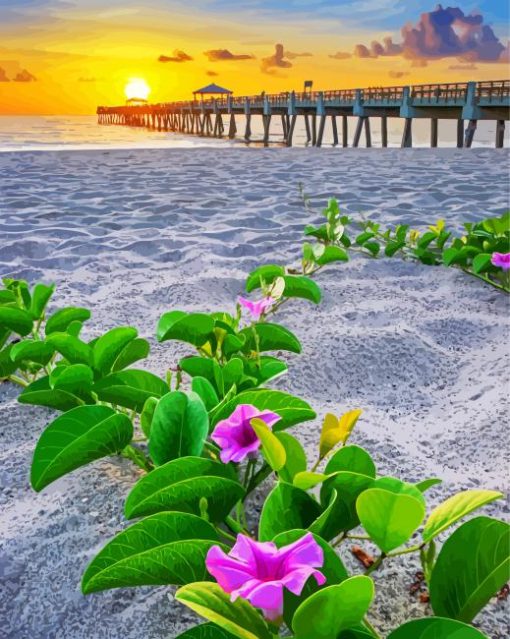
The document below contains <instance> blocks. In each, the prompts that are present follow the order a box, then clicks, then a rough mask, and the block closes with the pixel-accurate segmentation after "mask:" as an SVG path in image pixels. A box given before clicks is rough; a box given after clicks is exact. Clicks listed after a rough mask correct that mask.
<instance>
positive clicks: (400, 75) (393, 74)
mask: <svg viewBox="0 0 510 639" xmlns="http://www.w3.org/2000/svg"><path fill="white" fill-rule="evenodd" d="M388 75H389V76H390V78H397V79H398V78H403V77H405V76H406V75H409V71H390V72H389V73H388Z"/></svg>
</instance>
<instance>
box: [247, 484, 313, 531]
mask: <svg viewBox="0 0 510 639" xmlns="http://www.w3.org/2000/svg"><path fill="white" fill-rule="evenodd" d="M320 512H321V509H320V506H319V504H318V503H317V502H316V501H315V499H313V498H312V497H310V495H309V494H308V493H306V492H305V491H304V490H300V489H299V488H296V487H295V486H291V484H286V483H285V482H281V481H280V482H278V484H276V486H275V487H274V488H273V490H272V491H271V492H270V493H269V495H268V496H267V498H266V501H265V502H264V506H263V507H262V513H261V515H260V524H259V539H260V540H261V541H269V540H271V539H273V537H275V536H276V535H278V534H279V533H282V532H285V531H287V530H292V529H294V528H308V526H309V525H310V524H311V523H312V522H313V521H314V519H316V518H317V517H318V516H319V515H320Z"/></svg>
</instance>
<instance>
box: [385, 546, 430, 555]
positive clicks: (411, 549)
mask: <svg viewBox="0 0 510 639" xmlns="http://www.w3.org/2000/svg"><path fill="white" fill-rule="evenodd" d="M423 546H425V544H416V545H415V546H409V548H404V550H397V551H396V552H390V553H388V554H387V555H386V556H387V557H399V556H400V555H408V554H409V553H412V552H418V550H421V549H422V548H423Z"/></svg>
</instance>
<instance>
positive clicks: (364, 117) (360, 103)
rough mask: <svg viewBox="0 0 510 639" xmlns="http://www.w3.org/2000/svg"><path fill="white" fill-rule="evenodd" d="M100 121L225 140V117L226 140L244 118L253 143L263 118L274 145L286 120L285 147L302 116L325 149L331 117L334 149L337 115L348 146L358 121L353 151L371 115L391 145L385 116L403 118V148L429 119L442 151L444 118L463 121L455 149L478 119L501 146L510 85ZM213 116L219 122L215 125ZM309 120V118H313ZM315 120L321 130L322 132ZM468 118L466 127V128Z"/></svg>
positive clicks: (109, 111) (182, 106) (290, 100)
mask: <svg viewBox="0 0 510 639" xmlns="http://www.w3.org/2000/svg"><path fill="white" fill-rule="evenodd" d="M97 114H98V120H99V123H100V124H120V125H125V126H142V127H147V128H152V129H157V130H160V131H179V132H181V133H190V134H198V135H206V136H215V137H222V136H223V134H224V130H225V127H224V122H223V117H224V116H227V117H229V118H230V124H229V130H228V136H229V137H230V138H232V137H235V135H236V132H237V124H236V120H235V116H244V117H245V121H246V128H245V134H244V138H245V140H246V141H250V140H251V117H252V116H254V115H259V116H262V121H263V126H264V138H263V142H264V144H268V142H269V127H270V123H271V118H272V117H273V116H279V117H281V118H282V128H283V135H284V140H283V141H284V142H285V143H286V144H287V145H289V146H290V145H291V144H292V137H293V133H294V127H295V124H296V118H297V117H298V116H302V117H304V119H305V126H306V131H307V141H308V143H310V144H314V145H316V146H320V145H321V144H322V138H323V133H324V126H325V119H326V117H331V118H332V125H333V138H334V144H338V140H339V136H338V131H337V124H336V118H337V117H342V144H343V146H347V144H348V142H347V135H348V130H347V117H348V116H349V115H350V116H354V117H357V118H358V123H357V127H356V132H355V135H354V139H353V146H357V145H358V143H359V139H360V136H361V133H362V131H363V130H364V131H365V137H366V143H367V146H370V145H371V135H370V118H371V117H380V118H381V121H382V128H381V130H382V144H383V146H386V145H387V122H386V121H387V118H388V117H400V118H405V128H404V136H403V140H402V146H411V145H412V133H411V131H412V121H413V120H414V119H416V118H429V119H430V120H431V123H432V124H431V145H432V146H437V122H438V119H455V120H457V146H471V142H472V139H473V135H474V132H475V130H476V125H477V122H478V120H495V121H496V122H497V127H496V146H497V147H500V146H502V145H503V138H504V130H505V120H508V119H510V117H509V115H510V80H507V79H505V80H493V81H481V82H453V83H438V84H417V85H410V86H387V87H382V86H381V87H367V88H361V89H358V88H356V89H330V90H326V91H306V92H296V91H290V92H280V93H273V94H266V93H264V92H263V93H259V94H257V95H248V96H228V97H223V96H221V97H218V98H214V97H210V98H208V99H194V100H187V101H179V102H165V103H158V104H142V105H125V106H116V107H107V106H100V107H98V109H97ZM213 118H214V125H213ZM310 118H311V120H310ZM317 118H318V119H319V126H318V128H317ZM464 121H468V122H469V124H468V128H467V129H466V130H464Z"/></svg>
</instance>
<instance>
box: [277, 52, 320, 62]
mask: <svg viewBox="0 0 510 639" xmlns="http://www.w3.org/2000/svg"><path fill="white" fill-rule="evenodd" d="M283 56H284V57H285V58H289V60H295V59H296V58H312V57H313V53H293V52H292V51H285V52H284V54H283Z"/></svg>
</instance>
